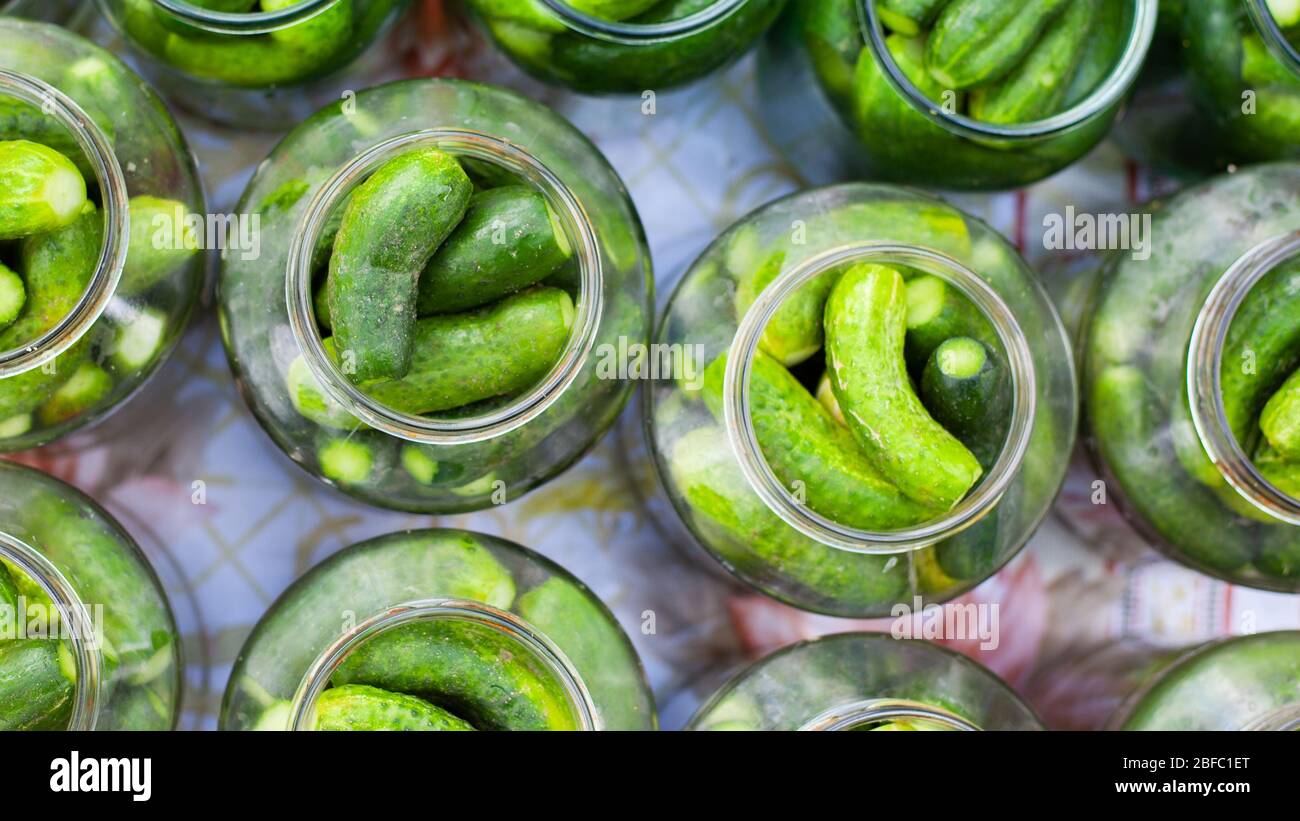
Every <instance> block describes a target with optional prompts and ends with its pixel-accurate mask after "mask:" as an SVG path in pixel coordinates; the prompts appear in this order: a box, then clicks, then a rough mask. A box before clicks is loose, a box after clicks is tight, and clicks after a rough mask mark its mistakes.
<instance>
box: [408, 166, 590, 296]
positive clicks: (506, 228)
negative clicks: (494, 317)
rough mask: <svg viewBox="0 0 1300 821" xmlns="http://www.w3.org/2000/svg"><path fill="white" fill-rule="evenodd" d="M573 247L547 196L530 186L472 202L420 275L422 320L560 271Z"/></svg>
mask: <svg viewBox="0 0 1300 821" xmlns="http://www.w3.org/2000/svg"><path fill="white" fill-rule="evenodd" d="M570 254H571V249H570V248H569V246H568V243H567V241H566V240H565V239H564V234H563V231H562V230H561V229H560V228H559V226H558V225H556V223H555V221H554V219H553V217H552V215H551V209H550V206H548V205H547V203H546V198H545V197H543V196H542V195H541V194H540V193H538V192H537V191H534V190H533V189H531V188H529V187H528V186H525V185H510V186H504V187H501V188H491V189H488V190H487V191H483V192H481V193H478V194H475V195H474V196H473V197H471V198H470V201H469V209H468V210H467V211H466V212H465V218H464V219H463V220H462V221H461V223H460V224H459V225H458V226H456V230H454V231H452V232H451V236H449V237H447V241H446V242H444V243H443V244H442V247H441V248H439V249H438V251H437V252H436V253H435V254H434V255H433V258H432V259H431V260H429V264H428V265H427V266H426V267H425V269H424V273H423V274H421V275H420V287H419V299H418V302H417V305H416V310H417V312H418V313H419V314H420V316H428V315H429V314H449V313H455V312H457V311H465V310H469V309H470V308H477V307H479V306H481V305H487V304H488V303H490V302H493V301H495V300H497V299H500V298H501V297H503V296H506V295H508V294H512V293H515V292H516V291H522V290H523V289H524V288H527V287H528V286H530V285H536V284H537V283H539V282H541V281H542V280H544V279H546V278H547V277H549V276H550V275H551V274H553V273H555V271H556V269H557V268H559V267H560V266H561V265H562V264H563V263H564V261H565V260H567V259H568V258H569V256H570Z"/></svg>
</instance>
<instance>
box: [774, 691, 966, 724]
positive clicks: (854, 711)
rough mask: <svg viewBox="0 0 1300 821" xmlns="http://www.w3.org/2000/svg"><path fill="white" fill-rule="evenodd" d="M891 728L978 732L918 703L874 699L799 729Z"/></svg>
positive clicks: (954, 716)
mask: <svg viewBox="0 0 1300 821" xmlns="http://www.w3.org/2000/svg"><path fill="white" fill-rule="evenodd" d="M890 725H907V728H908V729H918V730H967V731H970V730H979V729H980V728H979V727H978V726H977V725H975V724H972V723H971V722H969V721H967V720H966V719H964V718H962V717H961V716H959V715H957V714H956V713H953V712H950V711H948V710H945V709H943V708H942V707H937V706H935V705H933V704H925V703H923V702H919V701H908V700H905V699H887V698H873V699H866V700H864V701H855V702H852V703H850V704H842V705H837V706H835V707H832V708H830V709H829V710H827V711H826V712H824V713H822V714H821V715H819V716H817V717H816V718H814V719H812V720H811V721H809V722H808V723H807V724H805V725H803V726H802V727H800V728H799V729H800V730H807V731H828V730H829V731H843V730H873V729H877V728H883V727H885V726H890Z"/></svg>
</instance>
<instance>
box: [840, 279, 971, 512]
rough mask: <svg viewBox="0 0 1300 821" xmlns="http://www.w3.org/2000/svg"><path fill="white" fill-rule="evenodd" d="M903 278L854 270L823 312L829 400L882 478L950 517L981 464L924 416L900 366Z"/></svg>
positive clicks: (903, 325) (904, 327)
mask: <svg viewBox="0 0 1300 821" xmlns="http://www.w3.org/2000/svg"><path fill="white" fill-rule="evenodd" d="M906 333H907V297H906V287H905V286H904V284H903V277H902V275H901V274H900V273H899V272H898V271H897V270H896V269H894V268H889V267H886V266H883V265H855V266H854V267H853V268H851V269H849V270H848V271H847V272H845V274H844V276H843V277H841V278H840V281H839V282H838V283H837V284H836V286H835V289H834V290H833V291H832V292H831V297H830V300H829V301H828V302H827V304H826V355H827V356H826V359H827V369H828V371H829V373H830V377H831V387H832V389H833V390H834V391H835V398H836V399H837V400H838V401H839V404H840V408H841V409H842V410H843V412H844V418H845V419H846V420H847V421H848V423H849V429H850V430H851V431H852V432H853V434H854V436H855V438H856V439H857V440H858V444H859V445H861V446H862V449H863V450H864V451H865V452H866V455H867V457H868V459H870V460H871V462H872V464H874V465H875V466H876V468H877V469H878V470H879V471H880V473H881V474H882V475H883V476H884V477H885V479H887V480H888V481H890V482H892V483H893V484H894V485H896V486H897V487H898V488H899V489H900V490H901V491H903V493H905V494H907V495H908V496H909V497H911V498H912V499H914V500H916V501H918V502H920V503H922V504H924V505H927V506H929V507H935V508H939V509H941V510H948V509H950V508H951V507H953V506H954V505H956V504H957V502H959V501H961V499H962V497H964V496H965V495H966V493H967V492H968V491H970V489H971V488H972V487H973V486H974V485H975V482H976V481H978V479H979V477H980V475H981V474H982V473H983V470H982V469H981V468H980V464H979V461H978V460H977V459H976V458H975V456H974V455H973V454H972V453H971V452H970V451H969V450H967V449H966V446H965V445H963V444H962V443H961V442H960V441H958V440H957V439H956V437H954V436H953V435H952V434H951V433H949V432H948V431H946V430H944V428H943V426H941V425H940V424H939V423H938V422H936V421H934V419H933V418H932V417H931V416H930V414H929V412H928V411H926V409H925V406H924V405H923V404H922V403H921V400H920V398H919V397H918V396H917V395H916V391H914V390H913V389H912V385H911V382H910V381H909V378H908V374H907V366H906V363H905V361H904V358H903V345H904V338H905V336H906Z"/></svg>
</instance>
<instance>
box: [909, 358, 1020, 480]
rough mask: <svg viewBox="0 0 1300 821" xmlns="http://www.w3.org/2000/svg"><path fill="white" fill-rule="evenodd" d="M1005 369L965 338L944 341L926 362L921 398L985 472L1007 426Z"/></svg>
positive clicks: (1008, 388)
mask: <svg viewBox="0 0 1300 821" xmlns="http://www.w3.org/2000/svg"><path fill="white" fill-rule="evenodd" d="M1007 377H1008V374H1007V370H1006V367H1005V366H1004V365H1003V364H1002V363H1001V362H999V361H998V360H997V358H996V357H995V356H994V355H993V352H992V351H990V350H989V349H988V348H987V347H986V346H985V345H984V343H982V342H979V341H977V340H974V339H971V338H970V337H968V336H958V337H953V338H952V339H949V340H947V341H945V342H944V343H943V344H942V345H940V346H939V347H938V348H935V349H934V353H933V354H931V355H930V361H929V362H928V363H926V366H925V372H924V373H923V374H922V376H921V400H922V401H923V402H924V403H925V407H926V409H927V410H929V411H930V414H931V415H932V416H934V419H935V421H936V422H938V423H939V424H941V425H943V426H944V427H945V428H947V429H948V431H949V432H950V433H952V434H953V435H954V436H956V437H957V438H958V439H960V440H961V441H962V443H963V444H965V445H966V447H968V448H970V449H971V452H972V453H974V454H975V458H976V459H978V460H979V463H980V465H981V466H982V467H983V468H984V469H985V470H989V469H990V468H992V467H993V463H994V462H996V461H997V458H998V455H999V454H1000V453H1001V452H1002V445H1003V443H1004V442H1005V441H1006V435H1007V429H1008V428H1009V426H1010V423H1011V383H1010V380H1009V379H1008V378H1007Z"/></svg>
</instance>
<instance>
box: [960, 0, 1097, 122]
mask: <svg viewBox="0 0 1300 821" xmlns="http://www.w3.org/2000/svg"><path fill="white" fill-rule="evenodd" d="M1101 2H1102V0H1070V3H1069V5H1068V6H1067V7H1066V9H1065V11H1063V12H1061V14H1060V15H1059V16H1058V17H1057V18H1056V19H1055V20H1053V21H1052V22H1051V23H1050V24H1049V25H1048V27H1047V29H1046V30H1045V31H1044V32H1043V36H1042V37H1041V38H1039V40H1038V42H1037V44H1035V45H1034V47H1033V48H1032V49H1030V51H1029V53H1028V54H1027V55H1026V56H1025V59H1024V60H1023V61H1022V62H1021V63H1020V64H1019V65H1018V66H1016V68H1014V69H1013V70H1012V71H1011V73H1010V74H1008V75H1007V76H1006V77H1004V78H1003V79H1002V80H1001V81H999V82H998V83H996V84H994V85H990V86H985V87H982V88H980V89H979V90H977V91H976V92H974V93H973V94H972V95H971V102H970V114H971V116H972V117H974V118H975V119H977V120H983V121H984V122H988V123H1029V122H1034V121H1036V120H1041V119H1043V118H1045V117H1048V116H1050V115H1052V114H1055V113H1056V112H1058V111H1060V110H1061V102H1062V101H1063V100H1064V99H1065V94H1066V91H1067V89H1068V88H1069V85H1070V82H1071V80H1072V79H1073V78H1074V74H1075V71H1076V70H1077V69H1078V67H1079V62H1080V61H1081V60H1082V59H1083V55H1084V52H1085V51H1086V49H1087V47H1088V42H1089V37H1090V35H1091V32H1092V29H1093V26H1094V25H1095V24H1096V22H1097V18H1098V14H1099V13H1100V10H1101Z"/></svg>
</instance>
